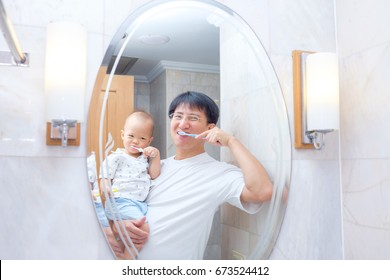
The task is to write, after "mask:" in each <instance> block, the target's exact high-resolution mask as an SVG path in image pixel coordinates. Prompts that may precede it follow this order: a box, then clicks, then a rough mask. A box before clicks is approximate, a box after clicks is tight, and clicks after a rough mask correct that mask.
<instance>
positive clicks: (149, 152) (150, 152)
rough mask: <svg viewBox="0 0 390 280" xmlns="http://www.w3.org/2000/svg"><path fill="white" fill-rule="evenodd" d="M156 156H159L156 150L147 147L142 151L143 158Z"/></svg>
mask: <svg viewBox="0 0 390 280" xmlns="http://www.w3.org/2000/svg"><path fill="white" fill-rule="evenodd" d="M157 156H160V151H159V150H158V149H157V148H155V147H152V146H149V147H146V148H145V149H144V157H151V158H155V157H157Z"/></svg>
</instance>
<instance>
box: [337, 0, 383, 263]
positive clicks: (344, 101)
mask: <svg viewBox="0 0 390 280" xmlns="http://www.w3.org/2000/svg"><path fill="white" fill-rule="evenodd" d="M336 11H337V33H338V34H337V39H338V45H339V54H340V81H341V84H340V88H341V94H340V106H341V157H342V185H343V197H344V200H343V221H344V240H345V241H344V243H345V258H346V259H390V148H389V143H390V131H389V129H388V128H389V123H390V113H389V108H390V98H389V97H390V92H389V86H388V80H389V76H390V67H389V66H390V47H389V46H390V30H389V28H388V27H389V24H390V2H389V1H380V0H374V1H370V2H368V1H351V0H346V1H337V7H336Z"/></svg>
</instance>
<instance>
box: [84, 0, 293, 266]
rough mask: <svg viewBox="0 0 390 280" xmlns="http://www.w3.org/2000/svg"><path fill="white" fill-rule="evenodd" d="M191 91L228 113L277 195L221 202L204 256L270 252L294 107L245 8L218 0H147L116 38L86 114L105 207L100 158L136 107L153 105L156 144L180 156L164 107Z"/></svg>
mask: <svg viewBox="0 0 390 280" xmlns="http://www.w3.org/2000/svg"><path fill="white" fill-rule="evenodd" d="M188 90H192V91H199V92H203V93H206V94H207V95H209V96H210V97H211V98H212V99H213V100H215V102H216V103H217V104H218V106H219V107H220V111H221V118H220V121H219V123H218V126H220V127H221V128H222V129H223V130H225V131H227V132H229V133H230V134H232V135H234V136H235V137H237V138H238V139H239V140H240V141H241V142H242V143H243V144H244V145H245V146H246V147H247V148H248V149H249V150H250V151H251V152H252V153H253V154H254V155H255V156H256V157H257V158H258V159H259V160H260V161H261V162H262V163H263V165H264V166H265V168H266V169H267V171H268V173H269V174H270V176H271V179H272V180H273V182H274V188H275V191H274V194H273V198H272V200H271V201H270V202H268V203H265V204H264V205H263V207H262V209H261V211H260V212H259V213H257V214H255V215H249V214H246V213H244V212H242V211H241V210H239V209H237V208H235V207H233V206H230V205H223V206H222V207H221V209H219V210H218V211H217V212H216V213H215V216H214V222H213V227H212V230H211V234H210V237H209V242H208V246H207V248H206V252H205V254H204V259H266V258H267V257H268V256H269V254H270V253H271V251H272V248H273V245H274V243H275V241H276V238H277V235H278V232H279V230H280V226H281V222H282V220H283V217H284V212H285V208H286V203H287V191H288V187H289V180H290V169H291V151H290V149H291V146H290V143H291V141H290V134H289V126H288V118H287V112H286V109H285V104H284V100H283V96H282V92H281V89H280V85H279V83H278V79H277V77H276V74H275V72H274V70H273V67H272V65H271V62H270V60H269V58H268V56H267V53H266V51H265V50H264V48H263V47H262V45H261V43H260V41H259V40H258V38H257V37H256V35H255V34H254V33H253V31H252V30H251V28H250V27H249V26H248V25H247V24H246V23H245V22H244V21H243V20H242V19H241V18H240V16H239V15H237V14H236V13H234V12H233V11H232V10H230V9H228V8H226V7H225V6H223V5H222V4H218V3H217V2H214V1H197V2H196V3H195V2H194V1H156V2H154V3H152V4H148V5H145V6H142V7H141V8H140V9H138V10H137V11H136V12H134V13H133V14H131V15H130V16H129V18H128V19H127V20H126V21H125V22H124V23H123V24H122V25H121V27H120V28H119V29H118V31H117V33H116V34H115V36H114V38H113V39H112V41H111V44H110V46H109V48H108V50H107V52H106V55H105V57H104V59H103V62H102V65H101V67H100V70H99V74H98V76H97V78H96V83H95V87H94V92H93V94H92V98H91V104H90V110H89V115H88V140H87V143H88V144H87V145H88V153H89V157H88V170H89V179H90V183H91V185H90V188H91V191H92V193H93V197H94V199H95V205H96V207H97V208H96V209H97V211H98V214H99V213H100V214H101V213H102V212H101V210H102V209H101V208H100V206H98V205H99V202H100V200H101V199H103V200H104V198H105V196H106V194H105V193H104V191H101V190H100V191H99V187H98V185H97V182H96V180H97V178H98V174H99V170H100V168H101V166H102V164H101V163H102V160H104V158H105V157H106V156H107V155H108V154H109V153H110V152H111V151H113V150H115V149H116V148H118V147H120V146H121V143H122V140H121V138H120V130H121V129H122V126H123V123H124V120H125V118H126V116H127V115H128V114H129V113H131V112H132V111H133V110H135V109H142V110H145V111H147V112H150V113H151V114H152V115H153V117H154V119H155V130H154V140H153V146H155V147H157V148H158V149H159V150H160V152H161V158H162V159H164V158H166V157H170V156H173V155H174V154H175V149H174V145H173V143H172V142H171V139H170V136H169V133H168V129H167V128H168V125H169V122H168V117H167V115H168V113H167V111H168V108H167V106H168V105H169V103H170V101H171V100H172V99H173V98H174V97H175V96H176V95H177V94H179V93H181V92H184V91H188ZM206 151H207V152H208V153H209V154H210V155H211V156H212V157H214V158H215V159H217V160H221V161H225V162H229V163H232V164H236V163H235V160H234V158H233V157H232V155H231V154H230V152H229V151H228V150H227V149H224V148H219V147H211V146H208V145H206ZM98 216H99V215H98ZM100 217H102V216H100ZM101 221H102V219H101ZM117 224H118V225H116V226H117V227H118V228H119V229H120V228H121V225H120V222H119V223H117ZM102 226H103V224H102ZM103 228H104V229H103V230H104V231H105V233H107V232H109V229H107V227H104V226H103ZM122 234H123V235H125V233H124V232H122ZM233 236H234V238H233ZM110 238H111V237H110V236H109V234H108V235H107V239H110ZM109 241H110V240H109Z"/></svg>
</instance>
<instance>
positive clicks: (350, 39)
mask: <svg viewBox="0 0 390 280" xmlns="http://www.w3.org/2000/svg"><path fill="white" fill-rule="evenodd" d="M336 5H337V9H336V12H337V33H338V37H339V38H340V39H339V42H340V48H339V52H340V57H345V56H349V55H351V54H357V53H360V52H362V51H364V50H366V49H368V48H371V47H372V46H377V45H381V44H383V43H388V42H389V40H390V30H389V28H388V26H389V25H390V17H389V8H390V3H389V2H388V1H386V0H374V1H354V0H344V1H336Z"/></svg>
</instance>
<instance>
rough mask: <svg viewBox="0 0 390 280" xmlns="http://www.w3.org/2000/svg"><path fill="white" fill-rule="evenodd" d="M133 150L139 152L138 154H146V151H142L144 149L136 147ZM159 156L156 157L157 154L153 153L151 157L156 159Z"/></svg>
mask: <svg viewBox="0 0 390 280" xmlns="http://www.w3.org/2000/svg"><path fill="white" fill-rule="evenodd" d="M131 147H132V148H133V149H135V150H137V151H138V152H140V153H144V149H142V148H138V147H136V146H131ZM156 156H157V155H156V153H155V152H152V153H151V154H150V157H151V158H155V157H156Z"/></svg>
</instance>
